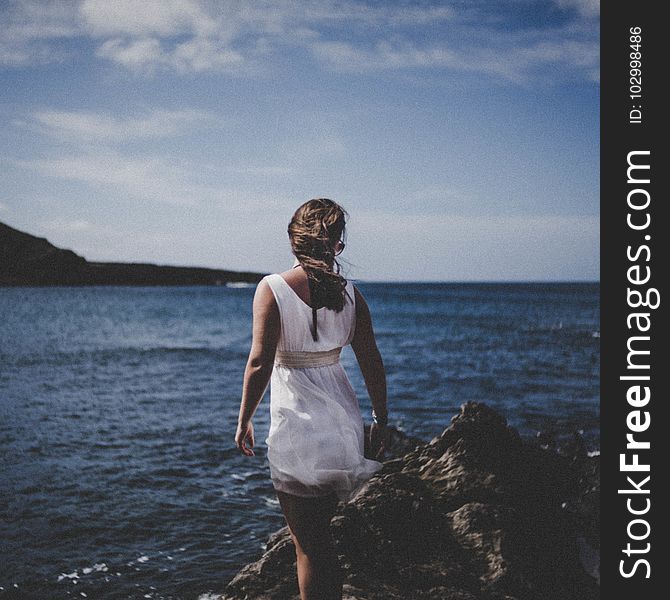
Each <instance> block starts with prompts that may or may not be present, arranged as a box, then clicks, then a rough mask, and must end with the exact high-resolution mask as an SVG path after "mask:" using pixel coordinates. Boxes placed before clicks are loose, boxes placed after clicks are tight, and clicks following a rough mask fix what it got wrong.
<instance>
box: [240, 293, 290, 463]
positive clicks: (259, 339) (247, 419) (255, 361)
mask: <svg viewBox="0 0 670 600" xmlns="http://www.w3.org/2000/svg"><path fill="white" fill-rule="evenodd" d="M280 331H281V322H280V319H279V308H278V307H277V302H276V300H275V298H274V294H273V293H272V290H271V289H270V285H269V284H268V283H267V281H261V282H260V283H259V284H258V287H257V288H256V293H255V294H254V302H253V326H252V339H251V350H250V351H249V358H248V360H247V366H246V368H245V370H244V381H243V384H242V401H241V403H240V413H239V417H238V422H237V432H236V434H235V445H236V446H237V447H238V448H239V449H240V450H242V452H243V453H244V454H246V455H247V456H254V452H253V450H252V449H251V448H253V446H254V430H253V425H252V423H251V418H252V417H253V415H254V412H255V411H256V407H257V406H258V404H259V403H260V401H261V399H262V398H263V394H264V393H265V389H266V388H267V386H268V382H269V381H270V375H272V367H273V364H274V359H275V352H276V350H277V342H278V341H279V333H280ZM247 438H248V439H249V444H250V446H249V447H247V445H246V443H245V441H246V439H247Z"/></svg>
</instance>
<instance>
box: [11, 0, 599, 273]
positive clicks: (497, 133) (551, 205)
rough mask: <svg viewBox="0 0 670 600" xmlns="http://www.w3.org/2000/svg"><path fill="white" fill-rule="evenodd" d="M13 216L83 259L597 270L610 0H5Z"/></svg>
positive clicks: (365, 269)
mask: <svg viewBox="0 0 670 600" xmlns="http://www.w3.org/2000/svg"><path fill="white" fill-rule="evenodd" d="M0 22H1V23H2V27H0V89H1V90H2V91H1V92H0V118H1V119H2V128H1V129H0V157H1V158H0V221H3V222H5V223H8V224H9V225H11V226H13V227H16V228H19V229H22V230H25V231H29V232H31V233H34V234H36V235H40V236H45V237H47V238H48V239H49V240H50V241H51V242H52V243H54V244H56V245H58V246H61V247H66V248H71V249H73V250H75V251H76V252H78V253H79V254H82V255H83V256H85V257H86V258H88V259H89V260H120V261H142V262H155V263H159V264H175V265H193V266H209V267H219V268H230V269H240V270H247V269H248V270H257V271H263V272H274V271H282V270H284V269H286V268H288V267H290V265H291V264H292V257H291V255H290V250H289V246H288V241H287V237H286V225H287V223H288V220H289V219H290V216H291V214H292V213H293V211H294V210H295V208H297V206H298V205H300V204H301V203H302V202H304V201H305V200H308V199H309V198H313V197H328V198H333V199H334V200H336V201H338V202H340V203H341V204H342V205H343V206H344V207H345V208H346V209H347V211H348V212H349V214H350V221H349V228H348V237H347V249H346V251H345V253H344V255H343V258H345V259H346V261H344V262H345V273H346V274H347V275H349V276H351V277H354V278H359V279H367V280H398V281H400V280H410V281H411V280H416V281H418V280H424V281H496V280H505V281H514V280H597V279H599V3H598V2H597V1H590V0H551V1H549V0H548V1H545V2H540V1H530V0H513V1H507V2H501V1H495V0H490V1H459V2H457V1H454V2H446V1H445V2H439V3H427V2H421V3H418V2H411V3H410V2H360V1H352V0H345V1H342V2H330V1H327V0H320V1H318V2H289V1H256V2H226V1H220V2H213V1H212V2H210V1H205V0H203V1H196V0H192V1H187V0H178V1H177V0H174V1H172V0H160V1H152V0H143V1H142V2H140V1H135V0H85V1H81V2H6V1H5V2H0Z"/></svg>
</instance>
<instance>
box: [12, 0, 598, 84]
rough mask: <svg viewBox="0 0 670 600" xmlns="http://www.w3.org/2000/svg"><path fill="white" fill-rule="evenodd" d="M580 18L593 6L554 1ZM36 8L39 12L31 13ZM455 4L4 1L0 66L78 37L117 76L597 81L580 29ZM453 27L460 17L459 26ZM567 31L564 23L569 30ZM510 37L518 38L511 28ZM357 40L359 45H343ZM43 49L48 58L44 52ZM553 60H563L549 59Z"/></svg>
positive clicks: (588, 33) (30, 59)
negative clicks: (398, 72)
mask: <svg viewBox="0 0 670 600" xmlns="http://www.w3.org/2000/svg"><path fill="white" fill-rule="evenodd" d="M556 2H557V3H558V5H559V6H560V7H561V8H564V9H574V10H576V11H577V13H578V14H579V15H582V17H584V18H588V17H591V16H594V15H596V14H597V12H598V10H599V9H598V6H599V4H598V2H597V0H556ZM41 6H43V7H44V10H40V7H41ZM465 10H466V9H465V8H464V7H463V6H460V5H459V7H458V10H457V9H456V8H452V6H450V5H445V4H442V3H436V4H435V5H432V6H430V5H401V4H392V3H389V4H381V5H372V4H368V3H366V2H361V1H351V0H349V1H339V2H338V1H336V0H330V1H325V0H321V1H313V2H300V3H296V2H294V1H291V0H265V1H262V2H253V3H252V2H218V1H214V0H145V1H143V2H141V3H138V2H136V1H135V0H114V1H113V2H109V1H108V0H83V1H82V2H79V3H59V2H47V3H42V4H38V3H32V2H26V3H12V4H11V5H10V7H9V9H7V10H6V11H5V13H6V14H5V15H4V20H5V21H6V26H5V27H4V28H3V29H2V30H1V31H0V64H5V65H8V66H12V65H14V66H20V65H26V64H30V63H35V62H48V61H49V60H58V59H59V58H62V52H63V50H60V54H59V51H57V50H56V49H57V46H56V45H55V44H54V43H53V42H54V41H55V40H58V39H59V38H75V37H77V38H84V39H88V40H91V41H92V42H93V43H94V46H95V55H96V56H97V57H98V58H100V59H103V60H108V61H111V62H112V63H115V64H117V65H120V66H122V67H124V68H126V69H129V70H132V71H137V72H144V73H146V72H149V73H151V72H154V71H157V70H162V69H167V70H174V71H176V72H178V73H191V72H195V73H200V72H206V71H222V72H228V73H231V74H237V73H253V72H255V70H262V68H263V66H265V67H267V68H269V65H268V61H267V60H265V59H267V58H268V57H272V56H273V55H278V54H280V53H281V51H282V49H286V48H287V47H294V48H305V49H307V50H308V51H309V52H311V54H312V55H313V56H314V57H315V58H316V59H318V60H319V61H320V62H321V63H322V65H323V66H325V67H326V68H334V69H336V70H341V71H359V72H364V71H375V70H388V69H413V68H432V69H447V70H453V71H462V72H474V73H480V74H486V75H492V76H495V77H499V78H503V79H506V80H508V81H512V82H524V81H526V80H527V79H528V78H529V77H531V76H532V74H533V73H532V72H533V70H534V69H535V68H537V67H542V66H543V65H549V66H556V65H558V66H560V67H561V68H562V69H564V70H569V69H572V70H573V71H574V72H576V73H577V74H578V75H579V74H581V76H585V77H587V78H589V79H594V78H597V70H598V65H597V51H598V42H597V40H596V39H594V38H595V36H596V31H594V28H593V27H592V26H589V27H582V28H581V30H580V32H579V33H578V34H577V33H576V32H575V28H574V27H573V28H572V29H571V25H567V26H565V27H564V28H562V29H553V28H552V29H548V30H547V33H546V35H543V33H542V31H540V32H539V34H538V32H537V31H535V32H533V31H528V32H526V33H524V32H522V33H520V34H519V33H510V32H504V31H503V30H501V29H500V28H497V29H495V30H488V29H487V27H488V25H487V24H486V22H487V21H486V19H485V18H481V19H477V18H476V15H475V16H474V17H473V15H472V14H471V12H472V11H475V12H476V11H483V12H482V15H483V16H486V15H485V7H484V8H482V7H481V5H478V6H477V7H476V8H474V9H471V10H470V12H469V13H468V14H469V16H468V17H467V18H464V17H463V16H462V15H460V13H459V11H465ZM462 17H463V18H462ZM444 22H448V23H449V27H448V28H447V27H445V28H444V29H443V36H442V37H443V38H445V39H443V40H441V41H434V42H427V41H423V42H420V41H418V40H422V39H425V37H426V29H425V28H426V27H430V26H432V25H436V24H441V23H444ZM573 24H574V20H573ZM517 31H518V30H517ZM359 38H361V39H363V38H365V39H369V40H371V42H370V43H369V45H368V46H362V45H360V44H359V43H357V42H354V41H353V40H356V39H359ZM49 49H51V50H52V52H51V53H49V51H48V50H49ZM561 53H563V54H561Z"/></svg>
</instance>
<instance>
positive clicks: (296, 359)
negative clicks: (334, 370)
mask: <svg viewBox="0 0 670 600" xmlns="http://www.w3.org/2000/svg"><path fill="white" fill-rule="evenodd" d="M341 351H342V348H333V349H332V350H322V351H317V352H300V351H295V352H288V351H283V350H277V351H276V353H275V364H277V365H281V366H283V367H289V368H292V369H304V368H308V367H324V366H326V365H333V364H335V363H337V362H339V360H340V352H341Z"/></svg>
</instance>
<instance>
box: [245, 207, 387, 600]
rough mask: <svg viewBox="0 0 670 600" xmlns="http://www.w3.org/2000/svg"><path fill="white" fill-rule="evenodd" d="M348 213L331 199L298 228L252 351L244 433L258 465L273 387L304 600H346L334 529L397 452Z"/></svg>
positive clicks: (274, 432) (267, 282)
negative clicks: (343, 360) (349, 363)
mask: <svg viewBox="0 0 670 600" xmlns="http://www.w3.org/2000/svg"><path fill="white" fill-rule="evenodd" d="M346 216H347V213H346V212H345V211H344V209H343V208H342V207H341V206H339V205H338V204H336V203H335V202H333V201H332V200H327V199H324V198H317V199H314V200H310V201H308V202H306V203H305V204H303V205H302V206H300V207H299V208H298V210H297V211H296V212H295V214H294V215H293V218H292V219H291V222H290V223H289V227H288V234H289V239H290V242H291V249H292V251H293V254H294V256H295V263H294V265H293V268H292V269H289V270H288V271H284V272H283V273H274V274H272V275H268V276H266V277H264V278H263V279H262V280H261V282H260V283H259V284H258V287H257V289H256V294H255V296H254V301H253V333H252V344H251V351H250V353H249V360H248V361H247V366H246V370H245V373H244V384H243V389H242V402H241V406H240V413H239V421H238V426H237V432H236V434H235V443H236V445H237V447H238V448H239V449H240V450H241V451H242V452H243V453H244V454H245V455H247V456H254V452H253V450H252V448H253V446H254V429H253V425H252V423H251V418H252V415H253V414H254V411H255V410H256V407H257V406H258V403H259V402H260V401H261V399H262V397H263V394H264V392H265V389H266V387H267V384H268V381H269V380H270V379H271V381H272V384H271V398H270V415H271V424H270V431H269V434H268V437H267V439H266V440H265V442H266V444H267V445H268V462H269V464H270V476H271V479H272V483H273V486H274V488H275V491H276V493H277V497H278V498H279V503H280V506H281V509H282V512H283V513H284V516H285V518H286V521H287V524H288V527H289V530H290V533H291V538H292V539H293V542H294V544H295V549H296V563H297V571H298V584H299V587H300V597H301V599H302V600H313V599H319V600H330V599H340V598H341V597H342V582H341V576H340V573H339V568H338V563H337V555H336V553H335V551H334V547H333V545H332V540H331V537H330V531H329V525H330V520H331V517H332V516H333V514H334V512H335V509H336V507H337V503H338V501H339V500H342V501H346V500H348V499H350V498H351V497H352V496H353V495H354V494H355V492H356V491H357V490H358V489H359V488H360V487H361V486H362V485H363V483H365V481H366V480H368V479H369V478H370V476H372V474H373V473H375V472H377V471H378V470H379V469H381V467H382V463H381V462H380V460H381V459H382V457H383V454H384V451H385V448H386V446H387V445H388V430H387V428H386V422H387V408H386V375H385V372H384V365H383V363H382V359H381V356H380V354H379V350H378V349H377V344H376V342H375V336H374V332H373V329H372V321H371V318H370V311H369V310H368V306H367V303H366V302H365V299H364V298H363V296H362V294H361V293H360V291H359V290H358V289H357V288H356V286H354V285H353V284H352V283H351V282H350V281H347V280H346V279H345V278H344V277H342V276H341V275H340V265H339V264H338V262H337V260H336V259H335V257H336V256H337V255H339V254H340V253H341V252H342V250H344V242H343V235H344V231H345V219H346ZM349 343H350V344H351V347H352V348H353V350H354V354H355V355H356V359H357V361H358V364H359V365H360V368H361V372H362V374H363V378H364V380H365V384H366V387H367V390H368V393H369V395H370V399H371V401H372V406H373V421H374V422H373V423H372V425H371V427H370V451H371V453H372V454H371V455H372V456H374V457H375V459H378V460H370V459H367V458H365V457H364V456H363V449H364V434H363V431H364V430H363V419H362V416H361V412H360V407H359V405H358V401H357V399H356V395H355V393H354V390H353V388H352V386H351V384H350V382H349V380H348V378H347V375H346V373H345V371H344V369H343V368H342V365H341V364H340V362H339V355H340V350H341V348H342V346H345V345H347V344H349Z"/></svg>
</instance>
